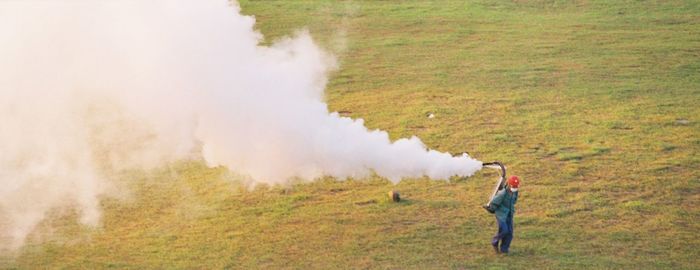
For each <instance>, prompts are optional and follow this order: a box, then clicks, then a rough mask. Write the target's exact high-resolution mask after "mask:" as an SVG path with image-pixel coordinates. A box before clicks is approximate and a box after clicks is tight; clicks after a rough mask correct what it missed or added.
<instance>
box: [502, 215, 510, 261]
mask: <svg viewBox="0 0 700 270" xmlns="http://www.w3.org/2000/svg"><path fill="white" fill-rule="evenodd" d="M505 225H506V226H507V230H508V233H507V234H505V235H503V238H502V240H501V252H502V253H508V249H509V248H510V242H511V241H512V240H513V216H510V217H508V220H507V221H506V224H505Z"/></svg>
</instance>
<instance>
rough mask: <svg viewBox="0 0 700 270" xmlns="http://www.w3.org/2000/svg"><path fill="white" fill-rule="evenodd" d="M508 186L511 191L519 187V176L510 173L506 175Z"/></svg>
mask: <svg viewBox="0 0 700 270" xmlns="http://www.w3.org/2000/svg"><path fill="white" fill-rule="evenodd" d="M508 186H509V187H510V191H511V192H516V191H518V187H520V177H518V176H517V175H511V176H510V177H508Z"/></svg>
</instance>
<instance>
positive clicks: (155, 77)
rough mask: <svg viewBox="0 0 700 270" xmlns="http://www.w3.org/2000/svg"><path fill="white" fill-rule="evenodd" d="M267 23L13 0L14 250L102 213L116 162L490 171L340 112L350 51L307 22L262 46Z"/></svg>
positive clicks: (3, 105) (1, 100) (5, 110)
mask: <svg viewBox="0 0 700 270" xmlns="http://www.w3.org/2000/svg"><path fill="white" fill-rule="evenodd" d="M254 23H255V20H254V18H253V17H250V16H243V15H241V14H240V13H239V7H238V6H237V5H236V4H231V3H229V2H227V1H225V0H171V1H168V0H153V1H137V0H133V1H130V0H121V1H117V0H114V1H109V0H104V1H100V0H91V1H88V0H55V1H38V0H24V1H2V2H0V59H2V60H1V61H0V248H15V247H19V246H21V245H22V243H23V242H24V241H25V238H26V237H27V235H28V234H29V233H30V232H31V231H32V230H33V229H34V228H35V227H36V225H37V224H38V223H39V222H40V221H41V220H42V219H44V218H45V215H46V214H47V213H48V212H50V211H51V210H52V209H56V208H58V207H74V208H75V209H77V210H78V212H79V214H80V221H81V222H82V223H84V224H87V225H97V224H99V219H100V209H99V198H100V197H101V196H104V195H105V192H106V191H107V190H108V189H109V187H110V181H109V178H110V174H112V173H114V172H118V171H122V170H125V169H133V168H139V169H148V168H152V167H155V166H159V165H162V164H164V163H165V162H169V161H176V160H182V159H188V158H203V159H204V160H205V161H206V163H207V164H208V165H209V166H225V167H227V168H229V169H230V170H232V171H236V172H239V173H241V174H244V175H248V176H249V177H250V178H251V179H253V181H255V182H257V183H268V184H280V183H285V182H286V181H288V180H289V179H290V178H301V179H307V180H313V179H314V178H317V177H319V176H323V175H330V176H335V177H338V178H340V179H343V178H346V177H355V178H362V177H365V176H367V175H368V174H371V173H372V172H375V173H377V174H378V175H381V176H384V177H386V178H388V179H390V180H391V181H392V182H398V181H399V180H400V179H402V178H405V177H421V176H428V177H430V178H434V179H446V178H448V177H450V176H453V175H460V176H469V175H471V174H473V173H474V172H475V171H477V170H479V169H480V168H481V162H479V161H476V160H474V159H471V158H470V157H468V156H466V155H463V156H460V157H452V156H451V155H450V154H448V153H441V152H437V151H433V150H428V149H426V147H425V145H424V144H423V143H422V142H421V141H420V140H419V139H418V138H416V137H412V138H409V139H400V140H397V141H395V142H391V141H390V139H389V136H388V134H387V133H386V132H384V131H379V130H368V129H367V128H366V127H365V126H364V124H363V121H362V120H361V119H355V120H354V119H350V118H347V117H341V116H339V115H338V114H337V113H332V112H329V111H328V108H327V105H326V104H325V103H324V100H323V92H324V87H325V84H326V81H327V74H328V73H329V71H331V70H332V69H333V68H335V62H334V58H333V57H332V56H331V55H329V54H328V53H326V52H324V51H323V50H322V49H320V48H319V47H318V46H317V45H316V44H315V43H314V42H313V40H312V39H311V37H310V35H309V34H308V33H306V32H303V31H301V32H299V33H297V34H295V35H293V36H292V37H290V38H285V39H282V40H279V41H277V42H275V43H274V44H273V45H271V46H261V45H259V43H260V42H261V40H262V38H263V37H262V35H261V34H260V33H258V32H256V31H255V30H254Z"/></svg>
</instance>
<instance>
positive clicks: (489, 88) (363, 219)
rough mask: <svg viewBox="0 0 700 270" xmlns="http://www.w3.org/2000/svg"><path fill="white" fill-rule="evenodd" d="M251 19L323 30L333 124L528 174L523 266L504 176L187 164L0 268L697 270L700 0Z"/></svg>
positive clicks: (142, 177) (396, 7)
mask: <svg viewBox="0 0 700 270" xmlns="http://www.w3.org/2000/svg"><path fill="white" fill-rule="evenodd" d="M241 6H242V8H243V12H244V13H245V14H251V15H255V16H256V17H257V20H258V25H257V27H258V28H259V30H260V31H261V32H262V33H263V34H265V36H266V38H267V40H266V42H271V41H274V40H275V39H277V38H280V37H282V36H285V35H288V34H290V33H293V32H294V31H295V30H297V29H299V28H303V27H306V28H308V29H309V31H310V32H311V33H312V35H313V36H314V37H315V38H316V39H317V40H318V41H319V42H320V43H321V44H323V46H324V47H325V48H328V49H329V50H331V51H333V52H335V53H336V55H337V56H338V58H339V60H340V63H341V66H340V69H339V70H337V71H336V72H334V73H333V74H332V77H331V81H330V82H329V85H328V89H327V97H326V99H327V101H328V104H329V107H330V109H331V110H333V111H342V112H343V114H344V115H348V116H351V117H355V118H363V119H365V120H366V123H367V125H368V126H369V127H370V128H379V129H383V130H387V131H388V132H389V133H390V135H391V137H392V138H395V139H396V138H401V137H407V136H411V135H417V136H419V137H420V138H422V139H423V140H424V142H425V143H426V144H427V145H428V146H429V147H431V148H435V149H438V150H441V151H450V152H452V153H457V152H462V151H468V152H469V153H470V154H471V155H472V156H474V157H476V158H479V159H481V160H484V161H490V160H501V161H503V162H505V164H507V165H508V167H509V170H510V172H512V173H514V174H518V175H520V176H522V178H523V187H522V197H521V199H520V200H519V203H518V213H517V216H516V221H515V224H516V235H515V240H514V242H513V246H512V254H511V255H510V256H508V257H499V256H495V255H494V254H492V250H491V249H490V247H489V246H488V241H489V239H490V237H491V235H492V234H493V233H494V230H495V224H494V220H493V217H492V216H490V215H488V214H487V213H486V212H485V211H484V210H483V209H481V208H480V205H481V204H482V203H484V202H485V200H486V197H487V195H488V194H487V193H488V191H489V189H490V188H491V185H492V182H493V181H494V178H495V174H494V173H493V172H491V171H484V172H483V173H479V174H478V175H476V176H474V177H471V178H468V179H453V180H454V181H452V182H442V181H430V180H427V179H409V180H407V181H404V182H401V183H400V184H399V185H398V186H396V187H393V186H392V185H391V184H389V182H388V181H386V180H383V179H380V178H371V179H361V180H352V181H340V182H339V181H336V180H334V179H321V180H319V181H316V182H313V183H307V184H294V185H292V186H290V187H260V188H257V189H255V190H252V191H248V190H246V189H245V188H243V187H241V186H240V185H239V184H237V180H236V177H235V176H231V174H230V173H229V172H227V171H226V170H224V169H221V168H213V169H210V168H206V167H204V166H203V165H202V164H199V163H196V162H189V163H188V162H183V163H179V164H172V165H171V166H170V167H169V168H163V169H162V171H161V172H156V173H145V172H130V173H128V174H125V175H124V176H123V177H122V178H123V179H122V180H121V181H122V182H123V183H124V184H125V185H127V186H130V187H131V188H130V190H131V192H132V193H133V194H131V195H130V196H127V197H128V198H127V199H126V200H114V199H105V200H103V202H102V206H103V208H104V217H103V220H102V222H103V225H102V227H100V228H94V229H90V228H85V227H81V226H79V225H78V224H76V221H75V220H74V219H73V218H71V217H74V216H75V215H76V213H71V212H58V213H56V214H55V216H54V217H53V218H51V219H49V220H47V221H46V222H45V224H42V227H43V228H53V231H51V232H50V233H49V232H47V231H48V229H41V228H40V229H39V230H38V231H37V233H35V234H34V235H33V236H32V239H31V241H30V243H29V244H28V245H27V246H25V247H24V248H23V249H22V250H21V251H19V253H18V254H16V255H15V256H11V257H9V256H6V257H5V258H4V259H0V268H10V269H12V268H20V269H33V268H69V269H74V268H82V269H94V268H119V269H123V268H128V269H144V268H160V269H192V268H239V269H279V268H289V269H308V268H313V269H336V268H344V269H358V268H359V269H362V268H379V269H462V268H466V269H473V268H483V269H500V268H508V269H533V268H540V269H592V268H593V269H596V268H597V269H601V268H602V269H611V268H613V269H630V268H634V269H694V268H697V267H698V266H697V257H698V255H700V251H698V250H700V240H698V238H697V235H698V233H697V232H698V231H700V223H698V221H699V220H700V207H699V206H698V205H700V174H699V171H700V170H699V168H700V155H698V153H699V151H698V150H700V136H699V135H700V125H699V124H698V121H700V118H698V115H700V109H698V107H699V106H698V105H699V104H700V103H699V101H700V76H699V75H698V74H700V2H698V1H469V2H467V3H462V1H434V2H429V1H391V2H387V1H343V2H335V1H242V3H241ZM428 113H434V114H435V118H432V119H431V118H428V117H426V115H427V114H428ZM679 120H686V121H679ZM173 172H174V173H173ZM391 189H397V190H399V191H400V192H401V194H402V197H403V198H405V199H406V200H405V201H403V202H401V203H398V204H397V203H391V202H388V198H387V196H386V192H387V191H389V190H391Z"/></svg>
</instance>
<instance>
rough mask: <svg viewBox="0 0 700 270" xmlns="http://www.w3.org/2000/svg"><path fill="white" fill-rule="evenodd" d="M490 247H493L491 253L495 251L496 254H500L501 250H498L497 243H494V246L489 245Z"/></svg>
mask: <svg viewBox="0 0 700 270" xmlns="http://www.w3.org/2000/svg"><path fill="white" fill-rule="evenodd" d="M491 246H492V247H493V251H495V252H496V254H499V253H501V250H500V249H498V243H496V244H495V245H494V244H491Z"/></svg>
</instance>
